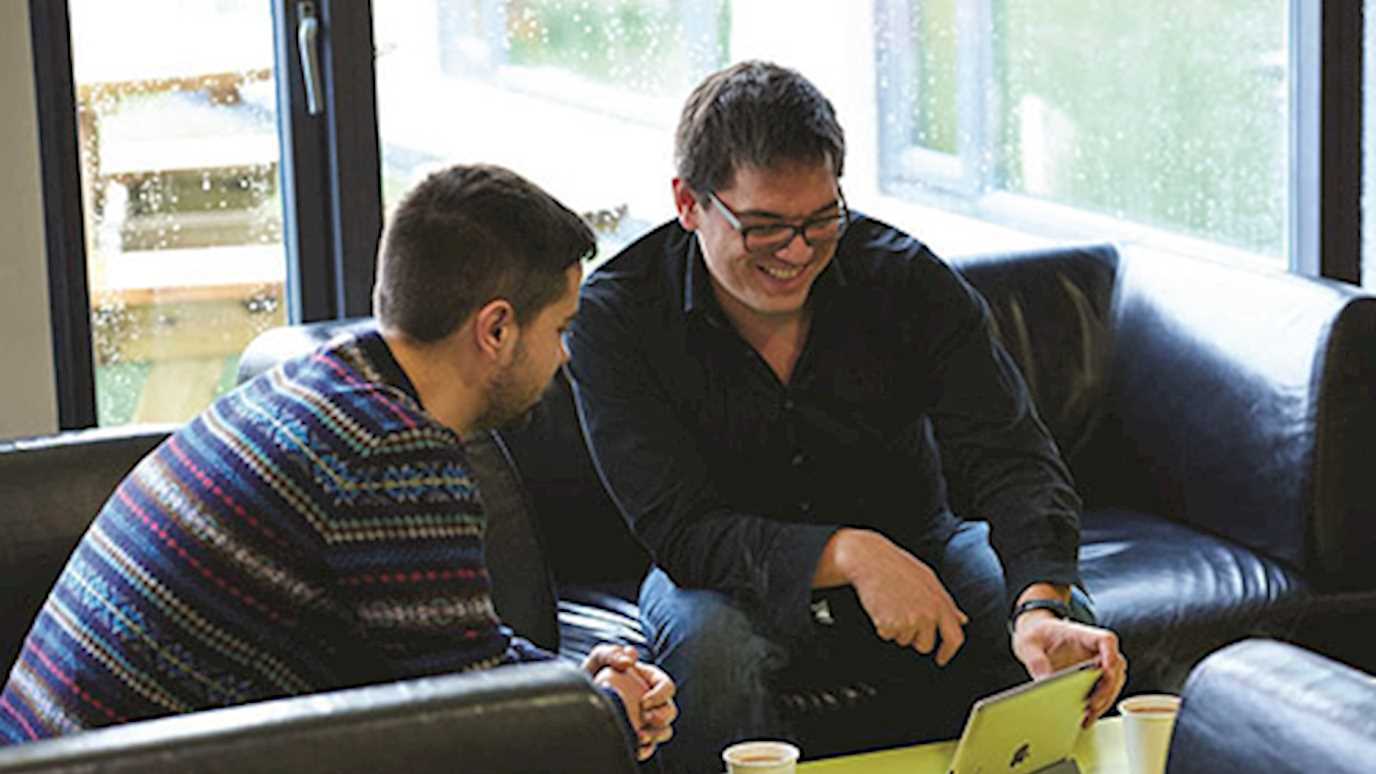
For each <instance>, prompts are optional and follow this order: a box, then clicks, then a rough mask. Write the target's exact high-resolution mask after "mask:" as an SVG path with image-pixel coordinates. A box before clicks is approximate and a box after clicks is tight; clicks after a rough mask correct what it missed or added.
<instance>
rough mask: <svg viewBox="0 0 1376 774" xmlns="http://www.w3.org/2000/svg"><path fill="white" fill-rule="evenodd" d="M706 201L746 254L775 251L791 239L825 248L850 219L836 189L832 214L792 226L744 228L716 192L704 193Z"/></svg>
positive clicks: (767, 225)
mask: <svg viewBox="0 0 1376 774" xmlns="http://www.w3.org/2000/svg"><path fill="white" fill-rule="evenodd" d="M707 198H709V199H711V200H712V204H714V205H716V207H717V211H718V212H720V213H721V216H722V217H723V218H725V219H726V222H727V223H728V224H729V225H730V226H731V228H734V229H735V230H736V231H737V232H738V233H739V234H740V235H741V244H742V245H744V247H745V251H746V252H747V253H773V252H778V251H779V250H782V249H783V248H784V247H786V246H787V245H788V244H789V243H790V242H792V241H793V238H794V237H795V236H801V237H802V238H803V244H806V245H807V246H808V247H820V246H823V245H827V244H830V243H832V242H835V241H836V240H838V239H840V238H841V234H842V233H843V232H845V230H846V222H847V221H848V220H850V211H849V210H848V209H846V195H845V194H844V193H842V192H841V189H840V188H837V189H836V208H837V212H836V213H835V214H832V215H820V216H818V217H815V218H808V219H807V220H805V221H803V222H802V223H798V224H796V225H795V224H793V223H757V224H752V225H749V226H747V225H744V224H743V223H741V219H740V216H739V215H737V214H736V213H735V212H733V211H732V210H731V208H730V207H727V206H726V203H725V202H723V201H722V200H721V199H719V198H718V197H717V195H716V193H714V192H708V194H707Z"/></svg>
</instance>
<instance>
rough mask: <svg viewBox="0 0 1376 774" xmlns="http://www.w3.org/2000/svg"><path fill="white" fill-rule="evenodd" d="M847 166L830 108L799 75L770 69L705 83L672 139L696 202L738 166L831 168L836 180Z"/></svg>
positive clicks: (744, 67) (754, 64)
mask: <svg viewBox="0 0 1376 774" xmlns="http://www.w3.org/2000/svg"><path fill="white" fill-rule="evenodd" d="M845 158H846V137H845V133H844V132H843V131H842V130H841V124H840V123H838V122H837V121H836V110H835V109H834V108H833V107H832V106H831V102H830V101H828V100H827V98H826V97H824V96H822V92H820V91H818V90H817V87H816V86H813V85H812V83H811V82H810V81H809V80H808V79H806V78H804V77H803V76H802V75H800V74H798V73H797V72H795V71H793V70H790V69H788V68H786V67H780V66H779V65H776V64H772V63H769V62H759V61H748V62H739V63H737V64H734V65H731V66H730V67H728V68H726V69H724V70H718V71H717V72H715V73H712V74H711V75H709V76H707V78H706V80H704V81H703V82H702V83H700V84H698V87H697V88H696V89H693V93H692V94H690V95H688V101H687V103H685V104H684V106H683V114H682V115H681V116H680V117H679V123H678V131H677V132H676V133H675V137H674V163H675V164H676V165H677V171H678V176H679V177H680V178H681V179H683V180H684V181H685V182H687V183H688V185H689V187H691V188H692V189H693V190H694V191H696V192H698V193H700V194H706V193H708V192H711V191H718V190H721V189H722V188H723V187H726V186H729V185H730V184H731V182H732V180H733V179H734V176H735V174H736V170H737V169H739V168H740V167H742V166H754V167H759V168H761V169H769V168H771V167H775V166H777V165H779V164H780V163H787V162H824V161H830V163H831V165H832V167H833V168H834V169H835V172H836V176H837V177H840V176H841V170H842V168H843V166H844V164H845Z"/></svg>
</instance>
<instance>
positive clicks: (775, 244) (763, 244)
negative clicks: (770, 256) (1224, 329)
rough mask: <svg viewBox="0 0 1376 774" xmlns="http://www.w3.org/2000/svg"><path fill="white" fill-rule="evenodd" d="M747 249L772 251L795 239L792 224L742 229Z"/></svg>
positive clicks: (751, 250)
mask: <svg viewBox="0 0 1376 774" xmlns="http://www.w3.org/2000/svg"><path fill="white" fill-rule="evenodd" d="M741 233H742V234H744V235H745V249H746V250H749V251H750V252H752V253H756V252H772V251H774V250H778V249H779V248H781V247H783V246H784V245H786V244H788V243H789V242H791V241H793V234H794V233H796V232H794V230H793V227H792V226H749V227H747V228H745V229H742V230H741Z"/></svg>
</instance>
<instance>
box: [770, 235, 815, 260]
mask: <svg viewBox="0 0 1376 774" xmlns="http://www.w3.org/2000/svg"><path fill="white" fill-rule="evenodd" d="M774 255H775V256H776V257H779V258H782V259H784V260H785V261H788V262H789V263H806V262H807V261H810V260H812V245H809V244H808V243H807V242H806V241H804V240H803V232H801V231H794V232H793V238H792V239H790V240H788V241H787V242H785V243H784V246H783V247H780V248H779V249H778V250H775V251H774Z"/></svg>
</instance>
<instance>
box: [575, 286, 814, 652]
mask: <svg viewBox="0 0 1376 774" xmlns="http://www.w3.org/2000/svg"><path fill="white" fill-rule="evenodd" d="M604 295H610V294H607V293H606V291H605V290H603V291H601V292H599V291H598V289H593V290H592V292H587V291H585V293H584V299H583V303H582V307H581V309H580V311H579V314H578V318H577V320H576V321H575V324H574V326H573V328H572V330H571V331H570V333H569V337H568V347H569V351H570V355H571V358H572V360H571V364H570V369H571V372H572V376H573V379H572V382H573V385H574V393H575V396H576V400H577V404H578V409H579V414H580V419H581V421H582V425H583V430H584V433H585V434H586V437H587V441H588V445H589V449H590V450H591V452H592V457H593V461H594V464H595V465H596V467H597V470H598V473H599V475H601V477H602V479H603V482H604V483H605V484H606V486H607V489H608V492H609V493H610V494H611V496H612V499H613V500H614V501H615V502H616V504H617V506H618V508H620V510H621V512H622V514H623V515H624V516H625V518H626V519H627V521H628V523H629V524H630V527H631V530H632V531H633V532H634V533H635V535H636V536H637V538H638V539H639V540H640V541H641V543H642V544H644V545H645V547H646V549H647V550H648V551H649V552H650V554H651V556H652V557H653V559H654V562H655V564H656V565H658V566H659V567H660V568H661V569H663V570H664V571H665V572H666V573H667V574H668V575H669V577H670V578H672V579H673V581H674V583H675V584H677V585H678V586H680V587H685V588H706V589H713V590H716V591H719V592H723V593H726V594H729V595H732V596H733V597H735V598H736V599H737V601H738V602H740V603H742V604H744V605H746V606H747V607H749V608H750V609H752V610H753V611H754V612H756V613H757V614H758V615H761V616H763V620H765V621H766V622H767V623H768V624H769V625H770V626H772V627H774V628H775V629H776V630H777V631H779V632H781V633H784V634H796V633H798V632H800V631H802V630H803V629H805V627H806V626H808V625H809V622H810V620H811V619H810V613H809V608H808V604H809V600H810V593H811V588H812V576H813V574H814V573H815V571H816V567H817V562H818V561H819V559H820V558H821V555H822V550H823V548H825V546H826V544H827V541H828V540H830V538H831V535H832V534H833V533H834V532H835V531H836V530H837V529H838V525H827V524H796V523H788V522H783V521H779V520H776V519H771V518H767V517H764V516H760V515H757V514H751V513H744V512H741V511H739V510H735V509H732V508H731V507H729V506H728V504H727V503H726V502H725V500H724V499H723V498H722V497H721V496H720V494H719V493H718V492H717V490H716V488H715V487H714V485H713V484H712V482H711V480H710V477H709V475H708V469H707V465H706V463H705V461H704V456H703V455H705V454H710V453H711V450H710V449H704V448H699V446H698V444H697V442H696V441H695V440H694V436H693V433H691V432H690V431H689V430H688V426H687V423H686V422H684V421H683V420H682V419H681V418H680V417H679V415H678V413H677V411H678V409H676V407H675V401H674V399H673V396H672V392H671V390H672V385H668V384H665V383H664V382H663V378H662V377H660V376H659V375H658V371H657V369H656V366H655V362H654V361H653V359H652V358H651V357H650V356H649V354H648V353H647V352H646V350H645V347H644V345H643V343H642V340H641V338H640V337H638V336H637V335H636V333H635V332H634V330H635V327H636V326H635V325H634V324H629V323H628V322H627V321H626V320H627V318H626V317H625V316H624V315H625V312H626V310H625V309H624V308H623V309H617V308H614V307H615V305H616V301H615V300H614V298H613V299H612V300H609V299H608V298H606V297H604ZM619 313H620V314H619Z"/></svg>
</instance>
